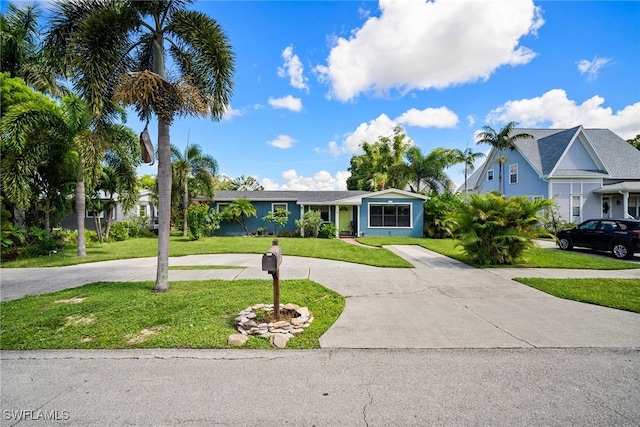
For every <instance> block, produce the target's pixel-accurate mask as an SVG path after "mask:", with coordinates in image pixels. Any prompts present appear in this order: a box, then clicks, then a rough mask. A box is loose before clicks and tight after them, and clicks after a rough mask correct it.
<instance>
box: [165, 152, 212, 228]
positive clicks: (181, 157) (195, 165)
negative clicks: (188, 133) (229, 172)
mask: <svg viewBox="0 0 640 427" xmlns="http://www.w3.org/2000/svg"><path fill="white" fill-rule="evenodd" d="M171 158H172V160H173V163H172V167H173V174H174V178H175V179H176V181H177V184H178V186H179V187H180V191H181V193H182V212H183V219H182V236H183V237H187V209H188V208H189V178H191V179H192V181H195V182H196V183H199V184H200V186H199V188H202V189H204V190H205V195H206V196H208V197H213V178H214V176H215V175H216V173H217V172H218V162H216V159H214V158H213V157H212V156H209V155H208V154H204V153H203V152H202V149H201V148H200V146H199V145H197V144H196V145H189V143H187V146H186V147H185V149H184V154H183V153H181V152H180V150H179V149H178V147H176V146H175V145H171Z"/></svg>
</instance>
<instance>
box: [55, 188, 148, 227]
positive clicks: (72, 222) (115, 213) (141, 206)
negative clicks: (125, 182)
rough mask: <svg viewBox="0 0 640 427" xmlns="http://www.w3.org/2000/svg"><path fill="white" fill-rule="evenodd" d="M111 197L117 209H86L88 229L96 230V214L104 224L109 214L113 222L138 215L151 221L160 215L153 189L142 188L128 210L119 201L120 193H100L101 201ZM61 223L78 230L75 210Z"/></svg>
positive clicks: (85, 223) (86, 225)
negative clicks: (108, 194) (134, 204)
mask: <svg viewBox="0 0 640 427" xmlns="http://www.w3.org/2000/svg"><path fill="white" fill-rule="evenodd" d="M111 199H113V200H114V201H115V202H116V205H115V209H111V211H110V213H107V212H106V211H102V212H97V213H96V212H91V211H85V219H84V227H85V229H86V230H93V231H96V226H95V222H94V215H97V216H98V217H99V218H100V219H101V221H102V223H103V224H104V225H106V223H107V220H108V218H107V217H106V216H107V215H109V214H110V215H111V221H112V222H118V221H122V220H125V219H135V218H137V217H146V218H148V219H149V221H152V219H153V218H154V217H155V216H157V215H158V210H157V207H156V205H155V202H154V201H153V191H151V190H146V189H143V190H140V195H139V198H138V202H137V203H136V206H135V207H134V208H133V209H131V210H130V211H128V212H125V211H124V210H123V209H122V206H121V205H120V204H119V203H117V201H118V195H114V196H113V198H109V197H107V196H106V195H105V194H103V193H100V200H101V201H103V202H107V201H109V200H111ZM60 225H61V226H62V227H64V228H68V229H70V230H77V229H78V224H77V218H76V214H75V212H74V213H72V214H70V215H68V216H67V217H66V218H64V219H63V220H62V222H61V224H60ZM104 225H103V227H104Z"/></svg>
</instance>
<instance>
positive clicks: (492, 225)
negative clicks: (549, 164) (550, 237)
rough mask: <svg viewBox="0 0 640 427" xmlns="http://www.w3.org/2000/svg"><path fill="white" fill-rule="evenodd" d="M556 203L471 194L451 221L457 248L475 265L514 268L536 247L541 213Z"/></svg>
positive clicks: (454, 213) (521, 197) (452, 215)
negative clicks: (518, 261)
mask: <svg viewBox="0 0 640 427" xmlns="http://www.w3.org/2000/svg"><path fill="white" fill-rule="evenodd" d="M552 206H553V200H549V199H544V200H543V199H539V200H528V199H527V197H524V196H520V197H503V196H502V195H500V194H499V193H488V194H472V195H471V196H470V197H469V199H468V201H467V203H463V204H461V205H460V207H459V208H458V210H457V211H455V212H453V213H452V214H451V215H450V217H449V219H450V220H451V221H453V222H454V223H455V225H456V227H457V230H458V233H459V234H458V238H459V241H458V243H457V244H458V245H459V246H461V247H462V249H463V251H464V252H465V254H466V255H467V256H468V257H469V258H470V259H471V261H472V262H473V263H476V264H479V265H502V264H513V263H514V262H515V260H516V259H517V258H518V257H520V256H521V255H522V253H523V252H524V251H525V250H527V249H529V248H531V247H533V245H534V242H533V238H535V237H537V236H538V235H539V233H540V227H539V224H540V221H541V220H542V219H543V218H542V216H541V214H540V212H541V211H542V210H543V209H550V208H551V207H552Z"/></svg>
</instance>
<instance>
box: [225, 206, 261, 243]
mask: <svg viewBox="0 0 640 427" xmlns="http://www.w3.org/2000/svg"><path fill="white" fill-rule="evenodd" d="M252 216H257V212H256V207H255V206H253V204H251V202H250V201H249V199H237V200H234V201H233V202H231V203H229V204H228V205H227V206H225V207H224V209H223V210H222V218H223V219H224V220H225V221H235V222H237V223H238V224H239V225H240V226H241V227H242V229H243V230H244V232H245V234H246V235H247V236H248V235H249V230H248V229H247V222H246V218H247V217H252Z"/></svg>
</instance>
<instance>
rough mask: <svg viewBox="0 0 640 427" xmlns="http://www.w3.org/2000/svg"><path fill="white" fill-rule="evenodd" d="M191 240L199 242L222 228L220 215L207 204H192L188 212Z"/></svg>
mask: <svg viewBox="0 0 640 427" xmlns="http://www.w3.org/2000/svg"><path fill="white" fill-rule="evenodd" d="M186 216H187V224H188V227H189V230H188V231H189V238H190V239H191V240H198V239H200V238H201V237H202V236H208V235H209V234H211V232H212V231H213V230H217V229H219V228H220V214H219V213H218V211H216V210H215V209H211V207H210V206H209V205H207V204H205V203H198V202H192V203H191V205H189V208H187V212H186Z"/></svg>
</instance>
